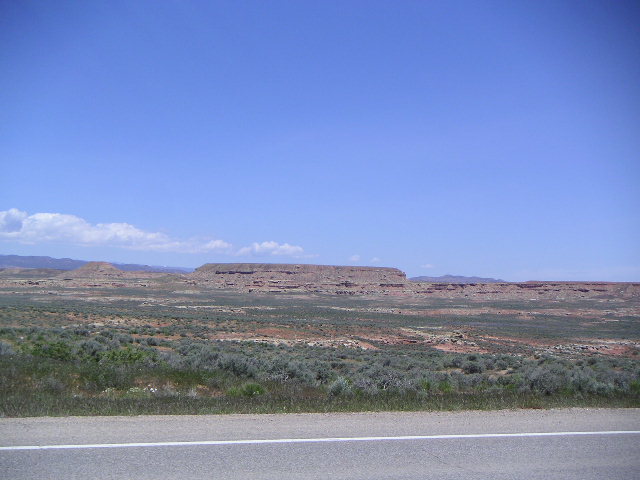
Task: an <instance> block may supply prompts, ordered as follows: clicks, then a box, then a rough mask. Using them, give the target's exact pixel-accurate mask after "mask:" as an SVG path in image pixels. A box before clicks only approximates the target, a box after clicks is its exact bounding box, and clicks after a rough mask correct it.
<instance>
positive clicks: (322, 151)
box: [0, 0, 640, 281]
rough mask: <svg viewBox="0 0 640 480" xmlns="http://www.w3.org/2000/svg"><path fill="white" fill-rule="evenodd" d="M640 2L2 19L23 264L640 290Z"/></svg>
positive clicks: (11, 229)
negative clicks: (346, 270)
mask: <svg viewBox="0 0 640 480" xmlns="http://www.w3.org/2000/svg"><path fill="white" fill-rule="evenodd" d="M639 21H640V4H638V2H625V1H621V2H609V1H589V2H584V1H575V2H573V1H535V2H512V1H504V2H501V1H486V2H476V1H469V2H466V1H433V2H431V1H428V2H425V1H415V2H414V1H402V2H397V1H362V2H360V1H344V0H343V1H326V2H325V1H322V2H318V1H315V2H311V1H269V2H263V1H242V2H238V1H230V2H215V1H202V2H198V1H186V0H185V1H168V0H167V1H137V2H120V1H113V0H111V1H103V2H101V1H88V2H80V1H67V2H48V1H38V2H33V1H21V2H2V3H0V45H2V47H1V48H0V72H1V73H2V74H1V75H0V105H2V108H0V166H1V175H0V211H1V212H2V213H0V253H5V254H22V255H51V256H56V257H60V256H66V257H72V258H80V259H101V260H109V261H117V262H135V263H148V264H156V265H174V266H188V267H195V266H199V265H201V264H203V263H206V262H278V263H280V262H284V263H289V262H293V263H321V264H357V265H381V266H394V267H398V268H401V269H402V270H404V271H406V272H407V273H408V274H409V275H411V276H415V275H441V274H445V273H455V274H463V275H481V276H493V277H499V278H504V279H507V280H529V279H556V280H621V281H637V280H640V247H639V245H640V215H639V212H640V208H639V207H640V188H639V187H638V185H639V181H640V87H638V86H639V85H640V55H638V52H639V51H640V29H638V28H637V25H638V24H639Z"/></svg>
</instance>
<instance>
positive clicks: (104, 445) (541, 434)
mask: <svg viewBox="0 0 640 480" xmlns="http://www.w3.org/2000/svg"><path fill="white" fill-rule="evenodd" d="M638 434H640V430H610V431H600V432H528V433H471V434H460V435H409V436H400V437H335V438H274V439H263V440H203V441H196V442H148V443H94V444H79V445H15V446H9V447H0V451H11V450H67V449H86V448H133V447H192V446H201V445H261V444H276V443H320V442H376V441H394V440H450V439H464V438H518V437H564V436H572V435H638Z"/></svg>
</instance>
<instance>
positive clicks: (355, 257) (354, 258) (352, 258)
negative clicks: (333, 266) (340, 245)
mask: <svg viewBox="0 0 640 480" xmlns="http://www.w3.org/2000/svg"><path fill="white" fill-rule="evenodd" d="M349 261H350V262H359V261H360V255H351V256H350V257H349Z"/></svg>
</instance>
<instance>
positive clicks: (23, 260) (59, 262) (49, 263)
mask: <svg viewBox="0 0 640 480" xmlns="http://www.w3.org/2000/svg"><path fill="white" fill-rule="evenodd" d="M87 263H89V261H88V260H74V259H71V258H52V257H39V256H22V255H0V268H16V267H17V268H52V269H56V270H75V269H76V268H80V267H81V266H83V265H85V264H87ZM112 265H113V266H114V267H117V268H118V269H120V270H124V271H126V272H159V273H189V272H193V268H186V267H161V266H156V265H138V264H135V263H112Z"/></svg>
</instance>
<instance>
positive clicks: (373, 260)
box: [369, 257, 380, 263]
mask: <svg viewBox="0 0 640 480" xmlns="http://www.w3.org/2000/svg"><path fill="white" fill-rule="evenodd" d="M369 262H370V263H380V259H379V258H378V257H373V258H372V259H371V260H369Z"/></svg>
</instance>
